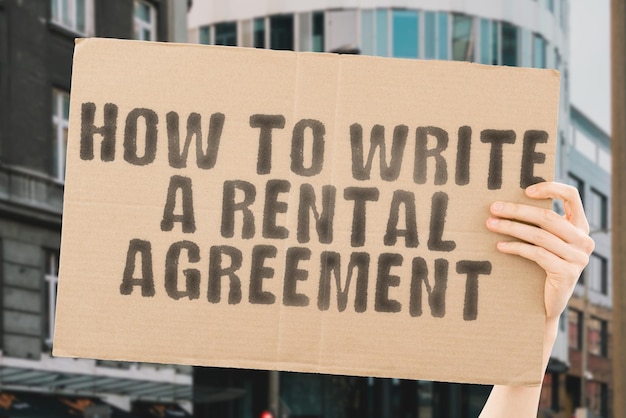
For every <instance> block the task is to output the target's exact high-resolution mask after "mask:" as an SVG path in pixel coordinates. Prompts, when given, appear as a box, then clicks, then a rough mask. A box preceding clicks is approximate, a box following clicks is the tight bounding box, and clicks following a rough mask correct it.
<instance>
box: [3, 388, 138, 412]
mask: <svg viewBox="0 0 626 418" xmlns="http://www.w3.org/2000/svg"><path fill="white" fill-rule="evenodd" d="M90 411H91V412H94V413H95V412H96V411H97V412H99V415H100V416H109V417H110V418H137V417H136V416H135V415H133V414H130V413H128V412H125V411H124V410H122V409H120V408H117V407H115V406H113V405H109V404H107V403H106V402H104V401H103V400H101V399H99V398H92V397H81V396H64V395H52V394H45V393H35V392H19V391H2V392H0V417H2V418H5V417H6V418H77V417H85V416H88V415H89V412H90Z"/></svg>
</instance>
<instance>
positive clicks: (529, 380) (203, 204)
mask: <svg viewBox="0 0 626 418" xmlns="http://www.w3.org/2000/svg"><path fill="white" fill-rule="evenodd" d="M558 96H559V75H558V73H557V72H555V71H551V70H536V69H521V68H505V67H494V66H483V65H477V64H470V63H461V62H437V61H428V62H427V61H417V60H394V59H383V58H375V57H363V56H339V55H331V54H312V53H293V52H284V51H283V52H279V51H267V50H249V49H238V48H225V47H205V46H197V45H175V44H159V43H143V42H134V41H120V40H105V39H88V40H81V41H78V43H77V45H76V51H75V56H74V70H73V80H72V95H71V109H70V132H69V142H68V154H67V177H66V183H65V208H64V219H63V237H62V249H61V265H60V268H61V271H60V279H59V298H58V310H57V318H56V331H55V341H54V354H55V355H58V356H77V357H93V358H101V359H117V360H130V361H148V362H163V363H184V364H193V365H211V366H226V367H242V368H259V369H279V370H292V371H301V372H321V373H333V374H347V375H362V376H384V377H397V378H410V379H429V380H441V381H456V382H474V383H497V384H514V385H527V384H539V383H540V381H541V354H542V336H543V324H544V315H545V313H544V306H543V298H542V293H543V279H544V274H543V273H542V271H541V269H539V268H538V267H537V266H536V265H534V264H533V263H531V262H528V261H525V260H522V259H520V258H518V257H515V256H510V255H503V254H500V253H498V252H497V251H496V250H495V244H496V242H497V241H498V240H499V239H502V237H499V236H497V235H496V234H493V233H490V232H488V231H487V229H486V227H485V221H486V219H487V217H488V216H489V211H488V207H489V204H490V203H491V202H493V201H496V200H505V201H516V202H527V201H528V200H527V199H526V198H525V197H524V194H523V188H522V186H525V185H526V184H528V183H529V182H531V181H538V180H539V178H543V179H546V180H550V179H552V176H553V170H554V158H555V144H556V138H557V110H558ZM116 112H117V113H116ZM169 112H175V113H169ZM168 113H169V114H168ZM193 113H196V114H197V115H195V116H193V115H192V116H191V117H190V115H191V114H193ZM105 114H106V116H105ZM90 115H93V121H92V122H90V117H91V116H90ZM176 115H177V116H176ZM198 115H199V116H198ZM254 115H256V116H254ZM259 115H261V116H259ZM263 115H265V116H263ZM267 115H270V116H267ZM105 117H106V118H109V119H107V122H105ZM176 118H178V130H179V131H180V133H179V134H178V136H176V132H177V129H176V125H175V123H174V121H175V119H176ZM194 118H195V119H194ZM197 118H200V127H201V131H202V132H201V133H202V144H203V145H202V147H203V148H202V152H200V154H203V153H207V156H206V158H204V157H202V155H201V158H200V159H198V158H197V153H198V151H197V150H196V137H195V136H192V137H191V142H190V146H189V149H188V155H187V159H186V161H183V162H184V163H185V164H186V167H182V168H181V166H182V164H183V163H181V161H180V160H181V159H180V158H178V159H177V158H175V157H176V155H178V154H176V152H175V151H176V148H177V147H176V146H174V145H173V144H175V143H177V142H176V141H175V140H176V138H178V139H179V148H183V146H182V144H184V141H185V138H186V137H187V128H188V124H190V125H191V126H192V127H193V124H194V121H197ZM220 121H222V122H223V123H222V124H221V129H220V126H219V125H220ZM210 122H211V130H210V129H209V124H210ZM355 124H358V125H360V127H361V130H362V142H363V144H364V145H363V148H364V151H363V154H364V157H363V158H365V161H367V156H368V153H369V149H370V145H371V143H370V135H371V133H372V128H373V127H374V126H375V125H380V126H381V127H384V138H385V144H386V163H387V164H389V162H390V160H391V158H392V157H391V154H392V148H391V143H392V140H393V136H394V132H395V134H396V135H397V138H398V141H400V142H402V138H403V137H404V135H406V141H405V148H404V150H403V152H398V153H397V156H396V157H395V158H400V157H401V158H402V164H401V167H400V169H399V171H397V172H394V171H393V169H388V170H383V171H384V172H383V174H381V169H380V160H379V155H380V152H379V151H380V148H379V149H377V151H376V153H375V155H374V158H373V161H372V164H371V172H370V175H369V177H370V178H369V179H368V178H366V177H367V173H363V172H362V170H360V171H359V169H358V168H359V167H360V168H361V169H362V166H359V164H360V162H359V159H358V158H357V157H358V155H357V153H356V148H355V149H354V150H355V153H353V149H352V146H351V137H353V139H355V141H354V143H355V144H357V143H358V142H359V141H358V139H359V136H358V132H359V128H358V126H357V125H355ZM168 125H169V126H168ZM283 125H284V127H282V128H279V126H283ZM263 126H265V128H264V127H263ZM268 126H273V127H274V129H271V130H270V128H268ZM397 126H400V127H399V128H396V127H397ZM403 126H404V127H403ZM103 127H104V128H103ZM376 129H378V130H381V129H383V128H380V127H379V128H375V131H376ZM192 130H193V129H192ZM209 132H211V133H209ZM444 133H447V137H448V144H447V147H446V146H444V142H445V140H444V138H443V135H444ZM270 134H271V151H270V150H269V148H268V147H266V146H260V144H266V145H267V144H269V143H270ZM374 134H375V136H376V132H374ZM435 135H439V139H437V138H438V137H436V136H435ZM315 136H316V138H317V139H314V137H315ZM103 138H104V139H103ZM216 138H219V147H216V148H213V149H218V152H217V156H216V158H215V159H213V160H212V159H211V156H213V157H215V155H214V154H213V153H211V152H207V143H208V142H209V141H210V142H211V143H212V145H216V141H215V139H216ZM459 138H461V139H459ZM481 138H482V139H481ZM494 138H495V139H494ZM503 138H504V142H507V141H509V142H513V141H514V142H513V143H501V142H499V141H503ZM513 138H514V140H513ZM316 141H317V142H316ZM438 141H439V142H438ZM92 143H93V147H92V149H91V147H90V144H92ZM112 143H114V146H111V144H112ZM322 143H323V152H321V146H320V145H321V144H322ZM468 143H469V146H468V145H467V144H468ZM496 143H500V144H501V145H500V146H498V145H494V144H496ZM524 144H526V147H524ZM437 146H439V147H440V150H441V152H440V153H437V152H435V151H433V149H436V148H437ZM152 147H155V148H154V150H155V151H154V153H152V151H151V150H153V148H152ZM424 147H425V148H424ZM313 149H316V150H317V151H319V152H317V154H314V153H313V151H312V150H313ZM416 149H417V151H416ZM425 149H426V150H427V152H424V150H425ZM396 150H398V148H396ZM468 150H469V152H468ZM500 151H502V152H500ZM268 152H269V154H268ZM170 155H171V156H173V158H171V159H170ZM267 155H270V156H271V158H269V159H268V158H267ZM322 156H323V160H322ZM499 156H501V157H502V158H501V159H499V158H498V157H499ZM353 158H354V159H355V161H356V162H357V164H356V167H357V169H356V171H355V170H353V162H352V161H353ZM423 158H425V161H426V163H425V164H424V163H423ZM104 160H107V161H104ZM109 160H110V161H109ZM183 160H184V159H183ZM416 160H417V163H416V162H415V161H416ZM198 161H199V162H198ZM500 163H501V164H500ZM444 164H445V166H446V169H445V170H444V171H446V173H447V179H446V178H444V176H443V175H442V173H443V171H441V170H443V166H444ZM499 164H500V165H501V167H500V166H499ZM199 165H201V166H202V167H203V168H199ZM437 169H439V170H440V172H439V174H437V173H436V171H437ZM499 169H501V175H499ZM521 173H525V174H524V175H522V174H521ZM381 175H384V176H385V178H386V180H383V179H381ZM355 177H360V179H357V178H355ZM287 182H288V183H287ZM189 185H191V189H190V190H191V192H189V189H188V188H187V186H189ZM307 185H308V186H307ZM235 186H236V187H235ZM246 187H247V188H248V189H249V190H248V194H247V195H246V194H245V192H244V189H245V188H246ZM287 187H289V190H290V191H289V193H287V192H285V190H286V189H287ZM253 188H254V189H255V191H256V196H255V198H254V200H253V202H252V198H251V194H250V193H251V190H252V189H253ZM333 188H334V189H333ZM331 189H332V190H335V198H334V205H328V207H327V210H328V211H330V209H329V208H334V216H333V217H332V228H331V227H329V226H328V225H326V226H323V225H322V226H320V228H319V229H320V231H321V235H320V233H319V232H318V231H317V230H316V227H315V217H314V213H313V211H312V210H310V209H306V208H307V207H306V206H303V208H304V209H306V210H301V211H299V205H300V203H301V201H304V202H306V196H307V193H309V194H310V192H311V190H312V191H313V192H314V195H315V205H316V207H317V211H318V215H320V216H321V217H322V218H323V217H324V213H322V205H323V198H322V195H323V194H324V193H325V194H326V195H325V196H326V197H328V196H330V195H332V193H331V192H329V190H331ZM168 190H170V191H171V194H170V198H171V199H170V200H169V203H168V199H167V196H168ZM267 196H269V197H267ZM375 196H377V201H374V197H375ZM246 199H248V203H250V202H252V203H250V205H249V207H248V208H249V211H241V210H237V211H235V212H233V213H234V218H233V219H234V223H233V224H232V225H233V228H232V230H231V229H229V228H228V225H229V219H230V218H229V216H228V215H227V214H228V213H231V212H230V210H229V208H231V209H232V208H235V209H237V208H241V207H242V206H245V204H244V203H242V202H244V201H246ZM394 199H395V204H394V203H393V202H394ZM224 201H226V202H227V204H226V205H224V203H223V202H224ZM266 201H267V202H269V203H266ZM413 201H414V203H415V205H414V206H415V210H414V213H415V214H414V215H413V211H412V210H411V208H412V206H413V205H412V202H413ZM228 202H231V203H233V204H234V206H232V205H231V206H229V204H228ZM542 204H543V205H544V206H545V207H550V202H547V201H546V202H543V203H542ZM433 205H434V207H435V209H434V211H433V210H432V208H433ZM363 206H364V207H365V213H364V214H363V212H359V211H358V210H357V211H356V215H355V207H356V208H357V209H358V207H363ZM394 208H395V209H394ZM183 212H185V213H186V216H187V217H186V218H185V217H184V216H183ZM192 212H193V216H191V215H192ZM431 212H434V215H432V218H431ZM244 213H245V215H246V216H247V217H248V219H250V217H253V218H254V228H253V230H252V229H251V228H248V229H246V231H248V232H247V233H248V234H249V236H247V237H246V238H242V234H245V233H246V232H244V228H243V227H242V226H243V224H244V216H243V215H244ZM264 213H265V214H266V215H267V216H264ZM304 213H307V214H309V218H310V228H308V229H306V232H308V241H307V237H306V235H307V233H306V232H305V229H304V228H301V230H300V232H299V233H298V222H299V220H300V222H303V221H304V217H303V214H304ZM328 213H330V212H326V215H328ZM390 213H391V215H394V213H395V214H396V215H395V216H390ZM168 214H169V215H168ZM224 214H226V215H224ZM407 214H408V215H407ZM362 215H363V216H362ZM390 217H391V219H392V220H391V221H390V220H389V219H390ZM355 218H356V219H357V221H356V222H353V219H355ZM394 219H395V220H394ZM410 219H415V227H416V229H417V241H416V240H415V236H414V235H412V234H411V233H407V232H406V230H407V229H411V230H413V231H414V230H415V229H414V228H413V227H412V222H410ZM223 224H224V225H223ZM394 225H396V228H395V229H394ZM407 225H408V227H407ZM361 227H362V228H364V229H362V230H361V229H360V228H361ZM388 230H389V231H391V233H388ZM394 230H395V231H396V233H393V232H394ZM329 231H332V239H331V237H330V235H328V232H329ZM359 231H362V232H363V234H361V235H359ZM437 231H439V232H438V233H437ZM386 235H387V237H385V236H386ZM282 236H286V238H280V237H282ZM320 236H321V238H320ZM394 237H395V243H394ZM175 243H179V244H175ZM181 243H182V244H181ZM177 245H178V246H179V248H183V249H182V250H180V251H179V252H178V253H179V256H180V257H178V260H179V262H178V265H177V264H176V259H177V256H176V254H177V251H176V247H177ZM416 245H417V246H416ZM195 250H197V254H195V253H194V251H195ZM168 252H169V254H170V256H169V262H168V265H169V269H170V271H169V273H168V274H169V276H168V277H169V279H168V280H169V281H168V283H169V293H168V290H167V286H166V284H165V282H166V279H165V276H166V270H167V268H166V258H167V254H168ZM225 254H235V255H234V257H235V260H234V261H233V258H231V257H230V256H228V255H225ZM237 254H240V255H241V257H240V258H241V260H240V262H241V267H240V268H239V269H237V270H236V271H235V272H234V273H233V271H229V270H228V268H227V267H228V266H230V265H231V263H233V262H236V261H237V260H236V258H237ZM253 254H254V255H255V256H254V257H253ZM322 254H324V256H323V255H322ZM220 255H221V263H222V264H221V266H222V267H221V268H222V269H223V270H224V271H222V273H224V277H222V279H221V286H220V285H219V284H216V283H217V281H216V279H215V278H216V277H218V276H219V273H220V264H219V263H218V261H219V259H220ZM149 256H150V257H149ZM322 257H324V260H325V261H324V262H322V261H321V258H322ZM334 257H339V258H340V269H341V278H342V283H345V280H346V275H347V273H346V272H347V270H348V264H349V262H350V260H352V262H353V264H355V265H357V266H364V265H365V264H364V263H366V261H367V260H368V257H369V263H368V264H367V265H368V266H369V270H368V272H367V274H366V273H364V272H363V271H362V270H359V269H358V268H355V269H354V270H353V274H352V276H351V283H350V288H349V291H348V293H347V299H346V300H345V302H344V304H343V306H341V308H342V309H340V306H339V304H338V296H337V290H336V285H335V279H334V276H333V275H332V274H331V275H330V276H328V275H326V276H325V277H330V283H331V284H330V287H328V288H327V287H325V286H322V290H323V291H322V292H320V276H324V271H332V268H330V267H328V265H329V264H328V263H332V262H333V260H335V261H336V258H334ZM253 258H254V260H256V267H253V266H252V264H253ZM150 261H151V262H150ZM142 263H143V264H142ZM476 263H478V264H476ZM211 265H212V267H210V266H211ZM323 265H326V266H327V268H326V269H325V270H324V269H322V266H323ZM468 266H469V267H471V268H477V269H478V270H476V272H477V273H476V274H473V275H472V274H468V273H467V271H468V270H467V267H468ZM424 268H426V270H427V272H428V280H429V283H430V284H429V287H428V289H427V286H425V285H424V283H423V282H421V281H418V280H416V281H414V284H419V286H417V285H414V286H413V290H412V289H411V283H412V277H413V276H414V277H422V276H419V275H420V274H423V273H424V272H425V270H424ZM446 268H447V275H446V274H445V270H446ZM231 270H233V269H231ZM435 271H437V273H435ZM210 272H212V273H210ZM229 272H230V273H233V275H232V277H231V276H228V273H229ZM185 274H186V275H187V278H188V279H186V278H185ZM210 274H212V284H211V286H210V285H209V275H210ZM434 274H439V275H440V280H441V278H446V277H447V282H446V284H445V286H446V290H445V293H441V289H442V288H443V287H444V285H443V281H440V282H439V284H438V285H437V286H435V284H436V283H435V277H434ZM235 276H237V277H235ZM148 277H152V278H153V288H151V286H150V285H149V284H150V281H149V279H148ZM176 277H177V279H176ZM198 277H199V286H198V287H196V285H195V284H194V283H195V281H196V280H198ZM364 278H366V279H367V283H366V282H365V281H364ZM231 279H233V280H231ZM175 280H177V283H176V281H175ZM186 280H189V283H190V291H188V289H187V288H186ZM231 282H232V283H237V282H239V283H240V286H239V287H238V286H234V287H232V288H231V287H230V285H229V283H231ZM251 283H252V285H251ZM342 285H343V284H342ZM429 289H430V290H432V292H433V296H432V297H431V298H430V302H432V304H433V307H434V309H435V310H434V311H432V310H431V305H430V304H429V297H428V292H429ZM218 290H220V292H219V296H218ZM324 290H325V291H324ZM419 292H421V299H420V298H419V295H420V293H419ZM357 293H358V294H359V295H360V296H359V297H355V295H356V294H357ZM328 294H329V296H330V297H329V298H326V296H325V295H328ZM442 294H443V295H445V297H443V298H442V297H440V296H441V295H442ZM320 295H321V296H320ZM437 295H439V297H438V296H437ZM218 299H219V300H218ZM442 299H443V300H445V309H442V308H443V307H442V303H441V302H442ZM355 300H358V303H356V304H355ZM418 301H421V312H420V303H419V302H418ZM294 305H295V306H294Z"/></svg>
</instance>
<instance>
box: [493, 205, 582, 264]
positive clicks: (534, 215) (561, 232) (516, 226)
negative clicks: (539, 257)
mask: <svg viewBox="0 0 626 418" xmlns="http://www.w3.org/2000/svg"><path fill="white" fill-rule="evenodd" d="M490 209H491V213H492V214H493V215H495V217H497V219H508V220H511V221H514V222H510V223H502V225H498V226H499V228H498V229H493V228H490V229H492V230H494V231H496V232H499V233H503V234H506V235H511V236H514V237H516V238H519V239H521V240H524V241H528V242H532V243H534V244H536V245H542V244H543V243H544V240H542V237H545V235H546V234H550V235H553V236H555V237H557V238H558V239H560V240H562V241H564V242H565V243H568V244H573V245H575V246H577V247H580V248H581V249H583V250H584V251H585V252H589V253H590V252H591V251H593V240H591V238H589V236H588V234H587V232H586V230H585V229H582V228H579V227H577V226H575V225H574V224H573V223H572V222H571V221H569V220H567V219H566V218H565V217H562V216H559V215H558V214H557V213H555V212H554V211H552V210H550V209H543V208H538V207H536V206H529V205H522V204H518V203H509V202H495V203H493V204H492V205H491V208H490ZM583 217H584V214H583ZM490 219H491V218H490ZM520 222H521V224H520ZM584 222H585V224H586V222H587V221H586V218H585V219H584ZM490 225H491V224H490V221H488V225H487V226H488V227H489V226H490ZM522 225H525V226H527V227H528V228H522ZM491 226H495V225H491ZM503 227H507V228H506V229H504V228H503ZM531 227H533V229H529V228H531ZM535 235H538V236H535ZM551 242H555V241H554V240H552V241H551Z"/></svg>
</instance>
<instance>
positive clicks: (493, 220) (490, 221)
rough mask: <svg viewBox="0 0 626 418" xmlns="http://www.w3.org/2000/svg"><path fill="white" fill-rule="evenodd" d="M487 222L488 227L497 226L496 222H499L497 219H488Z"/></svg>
mask: <svg viewBox="0 0 626 418" xmlns="http://www.w3.org/2000/svg"><path fill="white" fill-rule="evenodd" d="M487 222H489V225H498V222H500V220H499V219H498V218H489V219H488V220H487Z"/></svg>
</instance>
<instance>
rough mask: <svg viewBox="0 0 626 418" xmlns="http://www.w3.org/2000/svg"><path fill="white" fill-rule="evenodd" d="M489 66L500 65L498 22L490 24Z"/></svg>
mask: <svg viewBox="0 0 626 418" xmlns="http://www.w3.org/2000/svg"><path fill="white" fill-rule="evenodd" d="M491 64H493V65H498V64H500V22H492V24H491Z"/></svg>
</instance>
